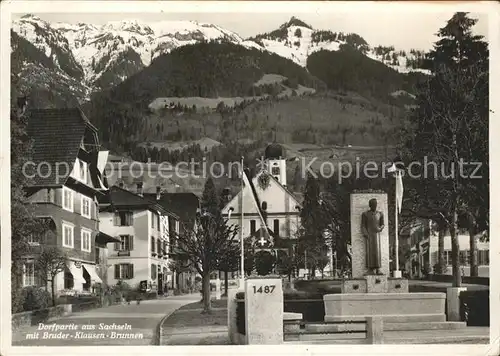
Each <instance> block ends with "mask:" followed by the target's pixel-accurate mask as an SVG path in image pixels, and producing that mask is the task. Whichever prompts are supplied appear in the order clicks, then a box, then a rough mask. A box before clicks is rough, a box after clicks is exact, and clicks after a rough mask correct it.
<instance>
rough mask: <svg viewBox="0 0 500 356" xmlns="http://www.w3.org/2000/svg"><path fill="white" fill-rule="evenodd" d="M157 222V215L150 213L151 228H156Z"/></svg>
mask: <svg viewBox="0 0 500 356" xmlns="http://www.w3.org/2000/svg"><path fill="white" fill-rule="evenodd" d="M157 223H158V215H156V214H155V213H151V228H152V229H156V228H157Z"/></svg>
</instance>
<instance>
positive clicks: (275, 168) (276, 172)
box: [271, 167, 280, 176]
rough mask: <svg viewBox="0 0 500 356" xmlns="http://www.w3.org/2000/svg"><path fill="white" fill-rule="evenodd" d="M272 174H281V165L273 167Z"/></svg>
mask: <svg viewBox="0 0 500 356" xmlns="http://www.w3.org/2000/svg"><path fill="white" fill-rule="evenodd" d="M271 174H272V175H273V176H278V175H279V174H280V168H279V167H273V168H271Z"/></svg>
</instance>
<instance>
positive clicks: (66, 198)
mask: <svg viewBox="0 0 500 356" xmlns="http://www.w3.org/2000/svg"><path fill="white" fill-rule="evenodd" d="M63 209H65V210H68V211H71V212H73V191H72V190H70V189H69V188H66V187H63Z"/></svg>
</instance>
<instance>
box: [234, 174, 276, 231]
mask: <svg viewBox="0 0 500 356" xmlns="http://www.w3.org/2000/svg"><path fill="white" fill-rule="evenodd" d="M241 176H242V179H243V186H244V187H249V188H250V195H251V197H252V201H253V204H254V205H255V208H256V210H257V213H258V214H259V218H260V222H261V226H263V227H264V228H265V230H266V234H267V235H268V236H267V237H268V238H271V236H270V235H269V231H268V230H267V224H266V222H265V220H264V217H263V216H262V214H261V212H260V207H259V204H257V198H256V197H255V196H254V193H253V189H252V188H251V187H252V186H251V184H250V181H249V180H248V176H247V174H246V173H245V171H244V170H241ZM241 194H242V197H243V190H242V191H241Z"/></svg>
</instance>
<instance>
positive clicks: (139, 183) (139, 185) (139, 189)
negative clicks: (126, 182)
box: [137, 182, 142, 197]
mask: <svg viewBox="0 0 500 356" xmlns="http://www.w3.org/2000/svg"><path fill="white" fill-rule="evenodd" d="M137 195H139V196H141V197H142V182H137Z"/></svg>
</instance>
